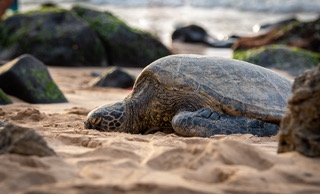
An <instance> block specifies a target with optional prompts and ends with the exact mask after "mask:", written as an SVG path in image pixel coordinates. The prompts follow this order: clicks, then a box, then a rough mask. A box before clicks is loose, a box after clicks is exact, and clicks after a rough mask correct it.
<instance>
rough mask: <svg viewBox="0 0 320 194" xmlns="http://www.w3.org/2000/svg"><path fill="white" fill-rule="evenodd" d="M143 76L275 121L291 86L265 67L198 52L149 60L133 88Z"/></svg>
mask: <svg viewBox="0 0 320 194" xmlns="http://www.w3.org/2000/svg"><path fill="white" fill-rule="evenodd" d="M145 76H151V77H152V79H156V80H157V81H158V82H159V83H160V87H163V89H164V90H170V91H180V92H177V95H181V94H183V92H184V91H186V92H187V91H188V92H194V93H198V94H200V95H205V96H206V97H209V98H210V99H211V101H212V102H215V103H216V104H217V105H218V106H220V110H221V111H222V112H224V113H227V114H230V115H236V116H246V117H249V118H256V119H260V120H264V121H267V122H274V123H278V122H279V121H280V119H281V118H282V116H283V115H284V112H285V110H286V104H287V101H288V99H289V97H290V96H291V87H292V81H290V80H288V79H287V78H285V77H283V76H281V75H279V74H277V73H275V72H273V71H271V70H268V69H266V68H263V67H260V66H257V65H254V64H250V63H247V62H244V61H239V60H233V59H227V58H222V57H206V56H198V55H171V56H168V57H164V58H161V59H159V60H157V61H155V62H153V63H151V64H150V65H148V66H147V67H146V68H145V69H144V70H143V71H142V72H141V74H140V75H139V77H138V79H137V81H136V83H135V85H134V88H133V90H139V85H140V84H143V83H141V82H142V81H143V80H144V79H142V78H143V77H145ZM140 92H141V91H140ZM181 98H183V96H181ZM212 107H216V105H215V106H212Z"/></svg>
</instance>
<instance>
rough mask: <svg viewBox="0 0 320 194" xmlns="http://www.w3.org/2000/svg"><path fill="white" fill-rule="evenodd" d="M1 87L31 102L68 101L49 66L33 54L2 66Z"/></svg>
mask: <svg viewBox="0 0 320 194" xmlns="http://www.w3.org/2000/svg"><path fill="white" fill-rule="evenodd" d="M0 88H1V89H2V90H3V91H4V92H6V93H7V94H10V95H13V96H16V97H18V98H20V99H22V100H24V101H26V102H30V103H58V102H67V100H66V98H65V97H64V95H63V94H62V93H61V91H60V90H59V88H58V86H57V85H56V84H55V83H54V81H53V80H52V78H51V76H50V74H49V72H48V70H47V67H46V66H45V65H44V64H43V63H42V62H41V61H39V60H37V59H36V58H34V57H33V56H31V55H22V56H20V57H18V58H16V59H14V60H12V61H10V62H8V63H6V64H5V65H3V66H1V67H0Z"/></svg>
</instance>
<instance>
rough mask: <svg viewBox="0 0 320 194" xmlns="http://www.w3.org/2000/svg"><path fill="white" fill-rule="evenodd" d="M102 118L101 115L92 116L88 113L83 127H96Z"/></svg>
mask: <svg viewBox="0 0 320 194" xmlns="http://www.w3.org/2000/svg"><path fill="white" fill-rule="evenodd" d="M101 120H102V118H101V117H97V118H95V117H93V116H92V115H90V116H89V117H87V118H86V120H85V121H84V128H85V129H97V126H98V125H99V124H100V123H101Z"/></svg>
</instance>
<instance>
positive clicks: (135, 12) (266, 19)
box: [19, 0, 320, 57]
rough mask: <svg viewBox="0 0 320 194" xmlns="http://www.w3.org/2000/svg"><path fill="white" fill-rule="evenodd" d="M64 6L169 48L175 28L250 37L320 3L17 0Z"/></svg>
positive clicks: (313, 14)
mask: <svg viewBox="0 0 320 194" xmlns="http://www.w3.org/2000/svg"><path fill="white" fill-rule="evenodd" d="M48 1H49V2H54V3H56V4H58V5H60V6H63V7H66V8H68V7H71V6H72V5H74V4H81V5H85V6H90V7H92V8H94V9H97V10H101V11H103V10H108V11H110V12H112V13H113V14H115V15H116V16H118V17H120V18H121V19H123V20H124V21H126V22H127V23H128V24H129V25H131V26H132V27H136V28H139V29H143V30H147V31H149V32H151V33H153V34H154V35H156V36H157V37H158V38H159V39H160V40H161V41H162V42H163V43H164V44H165V45H166V46H168V47H169V48H172V47H174V45H173V44H172V42H171V34H172V32H173V31H174V30H175V29H176V27H177V26H181V25H188V24H196V25H199V26H202V27H203V28H204V29H206V30H207V31H208V32H209V34H211V35H212V36H214V37H216V38H218V39H221V40H223V39H226V38H228V36H230V35H240V36H251V35H255V34H256V33H257V32H254V31H253V27H254V26H257V25H258V26H259V24H266V23H274V22H277V21H280V20H283V19H287V18H292V17H295V18H297V19H299V20H305V21H307V20H314V19H316V18H317V17H319V14H320V0H19V9H20V10H22V11H24V10H28V9H32V8H34V7H37V6H39V5H40V4H41V3H45V2H48ZM186 52H190V53H197V54H206V55H219V56H226V57H230V56H231V55H232V53H231V51H230V49H229V50H228V49H212V48H205V47H197V48H196V49H194V48H191V50H190V51H186Z"/></svg>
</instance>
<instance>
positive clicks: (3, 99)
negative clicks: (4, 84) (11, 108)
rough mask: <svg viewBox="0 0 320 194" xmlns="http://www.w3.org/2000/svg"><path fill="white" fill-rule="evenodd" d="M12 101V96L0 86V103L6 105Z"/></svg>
mask: <svg viewBox="0 0 320 194" xmlns="http://www.w3.org/2000/svg"><path fill="white" fill-rule="evenodd" d="M11 103H12V101H11V100H10V98H9V97H8V96H7V95H6V93H4V92H3V90H1V88H0V105H6V104H11Z"/></svg>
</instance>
